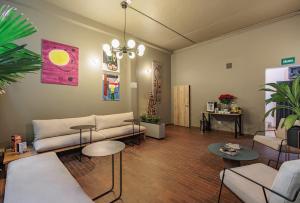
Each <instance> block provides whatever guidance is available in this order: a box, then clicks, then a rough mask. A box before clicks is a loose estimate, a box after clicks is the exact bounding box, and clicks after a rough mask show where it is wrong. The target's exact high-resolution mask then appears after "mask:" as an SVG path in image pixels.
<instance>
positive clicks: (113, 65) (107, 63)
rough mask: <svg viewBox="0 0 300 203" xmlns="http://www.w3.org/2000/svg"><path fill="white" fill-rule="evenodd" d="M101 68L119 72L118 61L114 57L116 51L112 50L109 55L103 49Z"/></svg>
mask: <svg viewBox="0 0 300 203" xmlns="http://www.w3.org/2000/svg"><path fill="white" fill-rule="evenodd" d="M102 70H104V71H111V72H115V73H119V72H120V65H119V61H118V59H117V57H116V53H115V52H112V55H111V56H107V55H106V53H105V51H103V63H102Z"/></svg>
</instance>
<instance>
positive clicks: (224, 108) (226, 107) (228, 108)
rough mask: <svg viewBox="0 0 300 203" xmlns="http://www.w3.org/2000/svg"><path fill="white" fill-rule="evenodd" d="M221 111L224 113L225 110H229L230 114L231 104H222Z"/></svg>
mask: <svg viewBox="0 0 300 203" xmlns="http://www.w3.org/2000/svg"><path fill="white" fill-rule="evenodd" d="M221 109H222V110H223V111H224V110H227V111H228V112H229V111H230V104H224V103H222V104H221Z"/></svg>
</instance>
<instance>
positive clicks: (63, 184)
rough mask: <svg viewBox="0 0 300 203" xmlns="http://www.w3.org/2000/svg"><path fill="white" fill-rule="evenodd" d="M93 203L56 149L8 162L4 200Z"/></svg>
mask: <svg viewBox="0 0 300 203" xmlns="http://www.w3.org/2000/svg"><path fill="white" fill-rule="evenodd" d="M20 202H22V203H41V202H43V203H62V202H64V203H92V202H93V201H92V200H91V199H90V198H89V197H88V196H87V194H86V193H85V192H84V191H83V190H82V188H81V187H80V185H79V184H78V183H77V182H76V180H75V179H74V178H73V177H72V175H71V174H70V173H69V171H68V170H67V169H66V168H65V166H64V165H63V164H62V162H61V161H60V160H59V159H58V157H57V156H56V154H55V153H54V152H50V153H44V154H40V155H35V156H32V157H28V158H24V159H19V160H17V161H13V162H11V163H10V164H9V165H8V170H7V179H6V187H5V195H4V203H20Z"/></svg>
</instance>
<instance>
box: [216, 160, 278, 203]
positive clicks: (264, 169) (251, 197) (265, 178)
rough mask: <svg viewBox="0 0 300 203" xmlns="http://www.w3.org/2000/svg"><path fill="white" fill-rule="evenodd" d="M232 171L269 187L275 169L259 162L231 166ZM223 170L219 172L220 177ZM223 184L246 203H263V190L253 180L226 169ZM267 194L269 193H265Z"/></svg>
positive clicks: (274, 175) (275, 171)
mask: <svg viewBox="0 0 300 203" xmlns="http://www.w3.org/2000/svg"><path fill="white" fill-rule="evenodd" d="M233 170H234V171H236V172H238V173H240V174H242V175H244V176H246V177H248V178H250V179H252V180H255V181H256V182H259V183H261V184H262V185H264V186H266V187H268V188H271V186H272V184H273V181H274V179H275V177H276V174H277V170H275V169H273V168H271V167H269V166H266V165H264V164H261V163H257V164H251V165H248V166H242V167H237V168H233ZM222 175H223V171H221V173H220V178H221V179H222ZM224 184H225V185H226V186H227V187H228V188H229V189H230V190H231V191H232V192H234V194H236V195H237V196H238V197H239V198H240V199H241V200H243V201H244V202H246V203H265V198H264V194H263V190H262V188H261V187H260V186H258V185H256V184H255V183H253V182H250V181H249V180H247V179H245V178H243V177H241V176H239V175H237V174H235V173H233V172H231V171H229V170H226V172H225V178H224ZM267 195H269V194H268V193H267Z"/></svg>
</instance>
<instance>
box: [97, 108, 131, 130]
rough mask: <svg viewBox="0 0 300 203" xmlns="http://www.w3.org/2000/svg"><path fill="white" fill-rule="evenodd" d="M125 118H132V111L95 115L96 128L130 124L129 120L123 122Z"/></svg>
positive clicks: (101, 128)
mask: <svg viewBox="0 0 300 203" xmlns="http://www.w3.org/2000/svg"><path fill="white" fill-rule="evenodd" d="M127 119H133V112H128V113H120V114H111V115H100V116H97V115H96V130H97V131H99V130H103V129H107V128H114V127H119V126H124V125H131V123H129V122H124V120H127Z"/></svg>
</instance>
